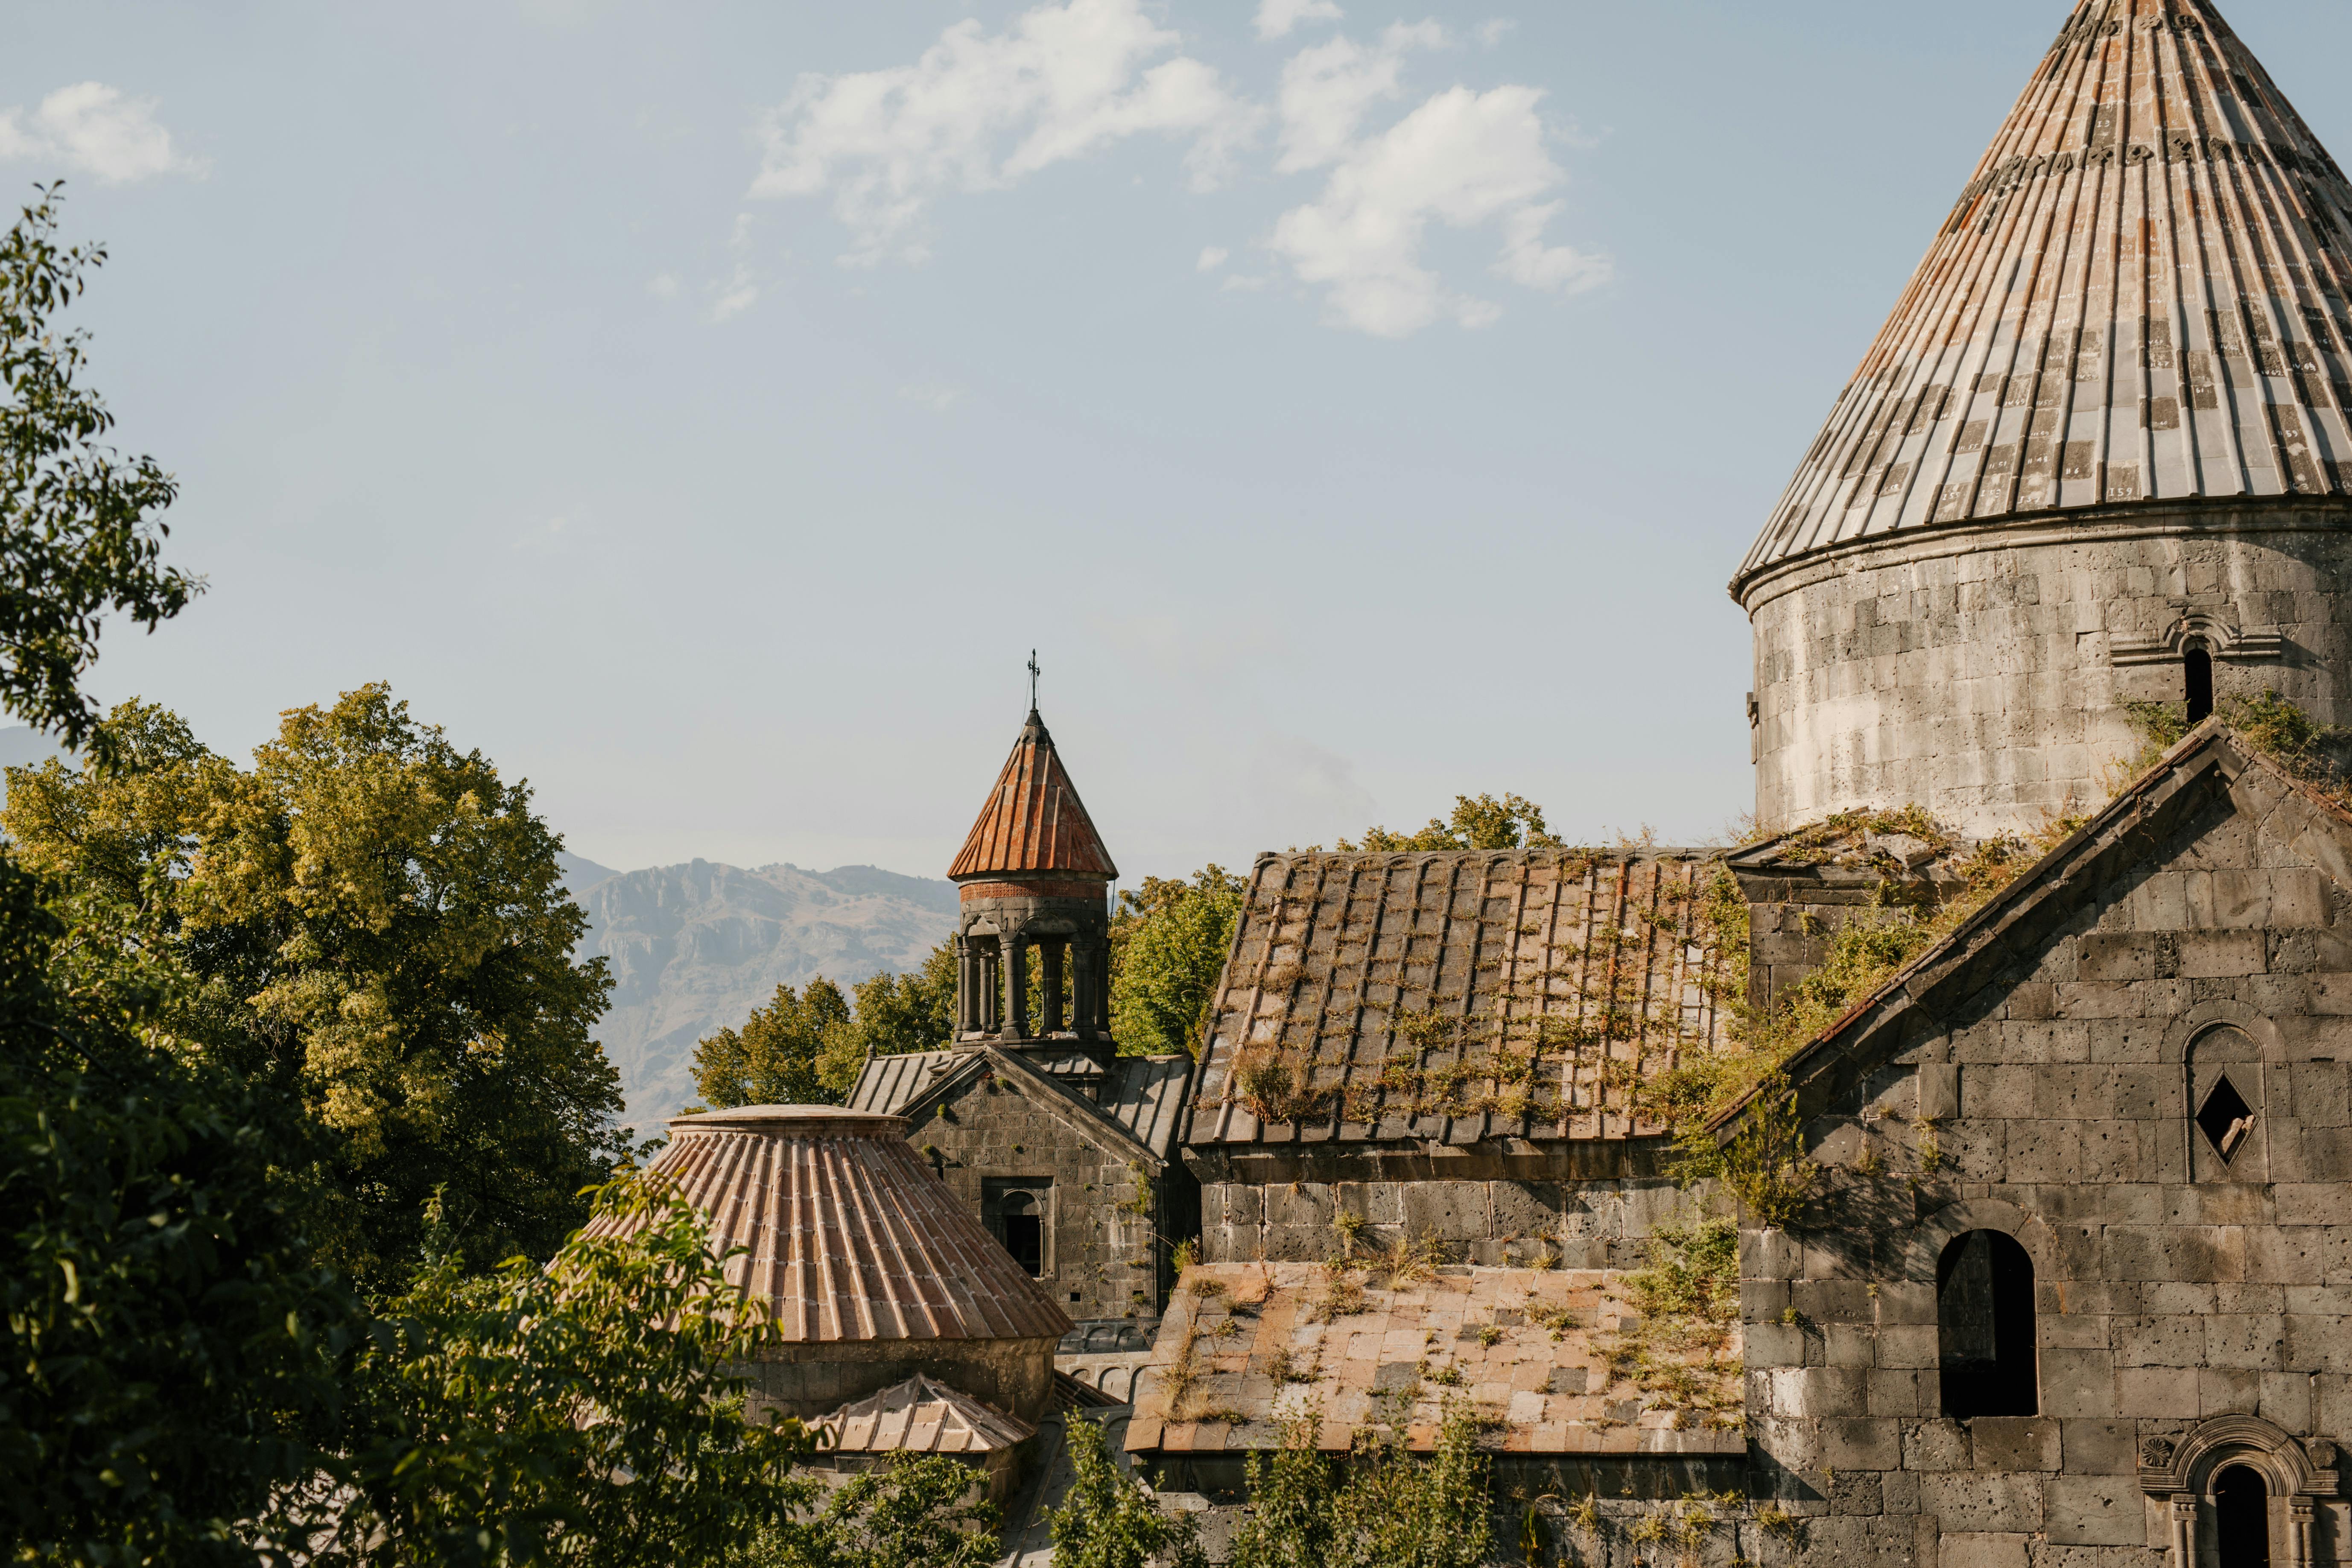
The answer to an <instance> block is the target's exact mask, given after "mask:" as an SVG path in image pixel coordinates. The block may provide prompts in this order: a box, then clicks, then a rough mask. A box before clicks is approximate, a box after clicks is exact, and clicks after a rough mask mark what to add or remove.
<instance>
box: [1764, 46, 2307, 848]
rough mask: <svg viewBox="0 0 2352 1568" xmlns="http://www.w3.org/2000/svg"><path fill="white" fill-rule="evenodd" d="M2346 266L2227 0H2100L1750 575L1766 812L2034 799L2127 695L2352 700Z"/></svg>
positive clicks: (2186, 707)
mask: <svg viewBox="0 0 2352 1568" xmlns="http://www.w3.org/2000/svg"><path fill="white" fill-rule="evenodd" d="M1863 199H1867V198H1866V197H1865V198H1863ZM2347 294H2352V184H2347V182H2346V180H2345V175H2344V172H2343V171H2342V170H2341V169H2339V168H2338V167H2337V166H2336V161H2335V160H2334V159H2333V158H2331V157H2329V156H2328V154H2327V150H2326V148H2324V147H2322V146H2321V145H2320V144H2319V141H2318V139H2317V138H2316V137H2315V136H2314V135H2313V134H2312V132H2311V128H2310V127H2309V126H2308V125H2306V124H2305V122H2304V121H2303V119H2302V117H2301V116H2300V115H2298V114H2297V113H2296V112H2295V111H2294V107H2293V106H2292V105H2290V104H2289V103H2288V102H2287V100H2286V98H2285V95H2284V94H2283V93H2281V92H2280V90H2279V89H2278V84H2277V83H2275V82H2274V81H2273V80H2272V79H2271V78H2270V75H2269V73H2268V72H2266V71H2265V70H2263V67H2262V64H2261V62H2259V61H2258V60H2256V59H2255V58H2253V56H2252V53H2251V52H2250V51H2249V50H2248V49H2247V48H2246V46H2245V44H2244V43H2243V42H2242V41H2241V40H2240V39H2239V38H2238V37H2237V36H2236V35H2235V34H2234V33H2232V32H2231V30H2230V27H2229V25H2228V24H2227V23H2225V22H2224V21H2222V19H2221V16H2220V14H2219V13H2218V12H2217V11H2216V10H2215V9H2214V7H2213V6H2212V5H2210V4H2209V3H2208V0H2083V3H2082V4H2081V5H2077V6H2076V7H2075V8H2074V13H2073V15H2072V16H2071V17H2070V18H2069V19H2068V20H2067V22H2066V25H2065V26H2064V28H2063V30H2062V31H2061V32H2060V33H2059V35H2058V37H2057V40H2056V42H2054V43H2053V45H2052V46H2051V47H2050V50H2049V52H2048V53H2047V54H2046V55H2045V56H2044V57H2043V58H2042V63H2041V65H2040V66H2039V67H2038V68H2036V69H2035V71H2034V73H2033V77H2032V80H2031V81H2030V82H2029V83H2028V84H2027V86H2026V89H2025V91H2024V93H2023V95H2022V96H2021V97H2020V98H2019V100H2017V104H2016V107H2015V108H2014V109H2012V110H2011V112H2010V116H2009V119H2008V121H2006V122H2005V123H2004V124H2003V125H2002V126H2001V128H2000V132H1999V133H1998V134H1997V135H1996V136H1995V137H1994V138H1993V141H1992V144H1991V146H1990V148H1988V149H1987V150H1986V152H1985V153H1984V156H1983V158H1982V159H1981V160H1980V161H1979V163H1978V164H1977V166H1976V169H1975V171H1974V174H1973V176H1972V177H1971V178H1970V179H1969V181H1968V183H1967V184H1965V185H1964V186H1963V187H1962V188H1961V189H1960V191H1959V192H1958V201H1957V202H1956V203H1955V204H1954V205H1953V206H1952V208H1951V210H1950V214H1949V216H1948V217H1947V218H1946V219H1945V222H1944V225H1943V226H1942V227H1941V229H1939V230H1938V231H1937V234H1936V236H1935V238H1934V240H1933V241H1932V242H1931V243H1930V245H1929V247H1928V249H1927V258H1926V259H1925V260H1923V261H1922V262H1921V263H1920V264H1919V269H1918V271H1917V272H1916V273H1915V274H1914V275H1913V277H1912V279H1911V282H1910V286H1909V287H1908V288H1906V289H1905V290H1904V292H1903V297H1902V299H1901V300H1898V301H1897V302H1896V304H1895V311H1894V314H1893V315H1892V316H1890V317H1889V318H1888V319H1887V321H1886V325H1885V328H1884V329H1883V330H1882V331H1880V333H1879V336H1878V341H1877V342H1875V343H1874V344H1873V345H1872V347H1871V349H1870V352H1869V353H1868V354H1867V355H1865V356H1864V359H1863V362H1862V364H1861V366H1860V368H1859V369H1857V370H1856V371H1855V373H1854V375H1853V380H1852V381H1851V382H1850V383H1848V384H1847V386H1846V388H1845V390H1844V392H1843V394H1842V395H1840V397H1839V399H1838V402H1837V405H1836V407H1835V408H1834V409H1833V410H1832V412H1831V415H1830V419H1829V423H1828V424H1827V426H1824V427H1823V429H1822V433H1821V436H1820V438H1819V439H1818V440H1816V441H1815V442H1814V443H1813V447H1812V449H1811V451H1810V452H1808V453H1807V454H1806V455H1805V458H1804V460H1803V462H1802V463H1801V465H1800V466H1799V467H1798V469H1797V473H1796V477H1795V479H1792V480H1791V481H1790V486H1789V489H1788V491H1787V493H1786V494H1785V495H1783V496H1782V498H1781V500H1780V504H1779V506H1778V507H1777V508H1775V509H1774V510H1773V513H1772V516H1771V519H1770V521H1768V522H1767V523H1766V524H1765V526H1764V531H1763V532H1762V533H1761V534H1760V535H1759V537H1758V539H1757V541H1756V544H1755V547H1754V548H1753V549H1752V550H1751V551H1750V552H1748V559H1747V560H1746V561H1745V562H1744V563H1742V564H1741V565H1740V568H1739V572H1738V576H1737V577H1735V578H1734V579H1733V581H1732V584H1731V592H1732V596H1733V598H1735V599H1736V600H1738V603H1739V605H1740V606H1741V608H1743V609H1744V610H1746V611H1747V613H1748V617H1749V619H1750V621H1751V622H1752V623H1753V626H1754V628H1755V651H1756V666H1755V689H1754V691H1753V693H1752V694H1751V696H1750V699H1749V703H1748V717H1749V722H1750V724H1751V725H1752V726H1753V727H1754V731H1755V734H1754V755H1755V760H1756V764H1757V774H1756V809H1757V816H1759V818H1760V819H1761V820H1763V821H1764V822H1766V823H1768V824H1771V825H1775V826H1793V825H1795V824H1797V823H1801V822H1806V821H1811V820H1814V819H1817V818H1819V817H1821V816H1825V815H1828V814H1829V813H1832V812H1836V811H1842V810H1846V809H1850V808H1853V807H1860V806H1872V807H1885V806H1898V805H1906V804H1908V803H1913V802H1916V803H1917V804H1919V805H1925V806H1927V808H1928V809H1929V810H1931V811H1932V812H1934V813H1935V814H1936V815H1937V816H1938V817H1941V818H1942V819H1944V820H1945V821H1947V822H1948V823H1950V824H1952V825H1953V826H1958V827H1960V828H1961V829H1962V830H1963V831H1966V832H1969V833H1971V834H1975V835H1988V834H1994V833H2011V832H2019V831H2023V830H2030V829H2032V828H2034V827H2036V826H2040V825H2041V824H2042V821H2044V820H2045V819H2046V818H2047V817H2049V816H2063V815H2064V814H2066V813H2067V812H2070V811H2084V810H2088V809H2090V808H2092V807H2094V806H2095V805H2097V804H2098V803H2099V802H2100V801H2101V800H2104V799H2105V797H2106V794H2107V791H2108V788H2109V787H2110V786H2111V784H2112V783H2113V781H2112V779H2111V778H2110V776H2109V775H2110V773H2111V772H2112V769H2113V766H2114V764H2115V763H2116V761H2117V759H2119V758H2121V757H2124V756H2126V755H2128V754H2129V753H2130V752H2132V751H2133V750H2134V749H2135V747H2136V744H2137V736H2136V735H2135V733H2134V731H2133V728H2132V725H2131V723H2130V721H2129V712H2128V708H2127V705H2128V704H2130V703H2133V702H2136V701H2137V702H2164V703H2168V704H2171V705H2172V706H2173V707H2174V708H2175V710H2179V711H2183V712H2185V714H2186V716H2187V717H2188V718H2189V719H2191V720H2195V719H2200V718H2202V717H2203V716H2204V715H2205V713H2206V712H2209V711H2210V710H2211V709H2212V707H2213V705H2214V703H2215V702H2216V700H2221V701H2226V700H2228V699H2229V698H2230V697H2231V695H2233V694H2236V695H2252V694H2254V693H2257V692H2260V691H2263V690H2266V689H2274V690H2277V691H2279V692H2281V693H2282V694H2283V695H2284V696H2285V697H2287V698H2289V699H2290V700H2294V701H2295V702H2297V703H2300V704H2301V705H2302V706H2303V707H2304V708H2305V710H2307V711H2309V712H2310V713H2311V714H2312V716H2313V717H2315V718H2316V719H2318V720H2320V721H2323V722H2328V723H2336V724H2341V723H2345V722H2347V721H2352V423H2347V410H2352V310H2347Z"/></svg>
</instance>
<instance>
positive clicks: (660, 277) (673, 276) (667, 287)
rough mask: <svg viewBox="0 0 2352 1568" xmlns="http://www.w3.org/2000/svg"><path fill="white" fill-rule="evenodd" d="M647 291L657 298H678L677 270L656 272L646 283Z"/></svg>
mask: <svg viewBox="0 0 2352 1568" xmlns="http://www.w3.org/2000/svg"><path fill="white" fill-rule="evenodd" d="M646 293H648V294H651V295H652V296H653V297H654V298H655V299H656V300H675V299H677V273H675V272H656V273H655V274H654V275H653V277H652V278H651V279H648V280H647V282H646Z"/></svg>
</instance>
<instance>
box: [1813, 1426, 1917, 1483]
mask: <svg viewBox="0 0 2352 1568" xmlns="http://www.w3.org/2000/svg"><path fill="white" fill-rule="evenodd" d="M1821 1425H1822V1433H1821V1441H1822V1463H1823V1464H1824V1465H1826V1466H1828V1467H1829V1468H1832V1469H1834V1470H1892V1469H1898V1468H1901V1467H1902V1464H1903V1436H1902V1425H1901V1423H1899V1422H1895V1421H1890V1420H1883V1419H1876V1418H1873V1417H1869V1416H1858V1417H1836V1418H1832V1419H1830V1420H1825V1421H1823V1422H1822V1424H1821Z"/></svg>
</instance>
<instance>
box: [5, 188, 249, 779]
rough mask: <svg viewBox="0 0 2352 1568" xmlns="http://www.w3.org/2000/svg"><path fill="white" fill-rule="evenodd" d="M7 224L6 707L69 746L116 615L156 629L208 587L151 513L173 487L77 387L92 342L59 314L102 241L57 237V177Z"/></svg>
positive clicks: (79, 737) (88, 705) (85, 724)
mask: <svg viewBox="0 0 2352 1568" xmlns="http://www.w3.org/2000/svg"><path fill="white" fill-rule="evenodd" d="M36 188H37V189H39V190H40V200H39V201H38V202H37V203H35V204H34V205H31V206H28V207H26V208H24V209H23V211H22V213H21V214H20V215H19V216H18V217H17V219H16V223H15V225H14V226H11V227H10V228H9V230H8V232H7V233H6V234H5V235H0V706H5V708H6V709H7V710H8V711H10V712H12V713H14V714H16V716H17V717H18V718H20V719H23V720H25V721H26V722H28V723H30V724H32V725H34V726H35V727H36V728H37V729H42V730H47V731H52V732H53V733H55V734H57V735H58V736H60V737H62V738H63V739H64V740H65V741H66V742H67V743H68V745H73V746H79V745H81V744H83V743H84V742H86V741H94V742H96V743H97V744H98V746H99V748H100V751H101V752H103V749H104V737H103V736H102V735H101V736H93V734H92V731H93V729H94V727H95V721H96V720H97V717H98V710H97V708H96V706H95V705H94V704H93V703H92V702H91V701H90V700H89V698H88V697H86V696H84V695H83V694H82V691H81V689H80V679H81V675H82V672H83V671H84V670H86V669H88V668H89V666H90V664H91V662H92V661H93V660H94V659H96V658H97V657H98V636H99V629H100V620H101V619H102V617H103V616H106V615H107V614H108V613H110V612H112V613H115V614H120V615H123V616H129V617H130V618H131V620H132V621H133V622H135V623H137V624H138V625H140V626H145V627H146V628H147V629H148V630H150V631H152V630H154V628H155V627H156V626H160V625H162V624H163V622H164V621H166V620H169V619H170V618H171V617H172V616H176V615H178V614H179V613H180V611H181V609H182V608H184V606H185V605H186V604H187V602H188V599H189V597H190V596H191V595H194V594H195V593H196V592H198V591H199V590H200V589H201V588H202V586H203V584H201V583H199V582H198V581H196V580H195V579H194V578H191V577H188V576H186V575H185V574H183V573H181V572H180V571H179V570H178V569H177V568H174V567H167V566H164V565H163V564H162V563H161V554H162V550H163V538H164V536H165V535H166V534H167V533H169V532H170V530H169V529H167V528H166V527H164V525H163V523H162V522H160V521H155V519H156V516H157V514H159V513H161V512H162V511H163V510H164V509H165V508H166V507H168V506H170V505H171V504H172V501H173V498H174V497H175V495H176V494H177V487H176V486H175V485H174V484H173V481H172V479H170V477H169V476H167V475H166V474H164V472H163V470H162V469H161V468H157V467H156V466H155V463H154V460H153V459H152V458H129V459H124V458H120V457H118V456H117V454H116V453H115V452H114V450H113V449H112V448H111V447H107V446H105V445H103V444H102V440H101V438H102V437H104V436H105V435H106V434H107V433H108V432H109V431H110V430H111V429H112V428H113V427H114V416H112V415H111V414H110V413H109V412H107V408H106V405H105V403H104V402H103V401H102V400H101V399H100V397H99V396H98V395H97V394H96V393H94V392H91V391H90V390H89V388H87V387H84V386H81V385H79V384H77V383H76V380H75V378H76V376H77V375H78V374H79V373H80V371H81V370H82V368H83V363H84V357H85V354H86V353H87V350H88V343H89V340H88V338H87V336H86V335H85V334H83V333H81V332H78V331H76V332H66V333H63V334H60V333H59V332H58V330H57V327H56V324H55V317H56V316H57V314H58V311H60V310H64V309H65V308H66V307H67V306H68V305H70V304H71V303H72V302H73V301H74V300H76V299H78V298H79V297H80V295H81V293H82V292H83V290H84V289H87V288H88V287H89V273H90V272H91V271H93V270H95V269H96V268H99V267H100V266H102V265H103V264H104V263H105V260H106V250H105V247H102V246H95V245H79V246H71V247H67V246H61V245H60V244H59V243H58V232H57V231H58V189H59V187H58V186H57V185H50V186H47V187H36Z"/></svg>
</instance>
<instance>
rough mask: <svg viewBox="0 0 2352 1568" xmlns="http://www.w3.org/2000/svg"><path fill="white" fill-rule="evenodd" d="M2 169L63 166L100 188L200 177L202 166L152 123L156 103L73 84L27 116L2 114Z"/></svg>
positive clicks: (88, 83) (94, 85)
mask: <svg viewBox="0 0 2352 1568" xmlns="http://www.w3.org/2000/svg"><path fill="white" fill-rule="evenodd" d="M0 163H48V164H51V165H63V168H64V171H65V172H66V173H68V174H88V175H89V176H90V177H91V178H93V179H95V180H97V181H98V183H99V184H102V185H126V184H131V183H133V182H135V181H139V180H145V179H152V178H153V177H154V176H156V175H158V174H191V175H199V176H201V175H202V174H204V172H205V162H204V160H202V159H200V158H191V157H189V156H187V155H186V154H184V153H181V152H179V151H178V150H177V149H175V148H174V147H173V145H172V133H171V132H170V131H168V130H166V129H165V128H164V127H163V124H162V123H161V122H160V121H157V120H156V118H155V100H153V99H152V98H125V97H123V96H122V94H121V92H120V91H119V90H117V89H114V88H110V87H108V86H107V85H106V84H105V83H104V82H96V81H85V82H77V83H76V84H75V85H73V86H72V87H61V88H59V89H58V90H57V91H55V92H53V93H51V94H49V95H48V97H47V98H45V99H43V100H41V101H40V103H39V105H38V106H37V107H36V108H35V109H34V110H32V111H31V112H30V113H29V114H27V113H26V110H23V109H0Z"/></svg>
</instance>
